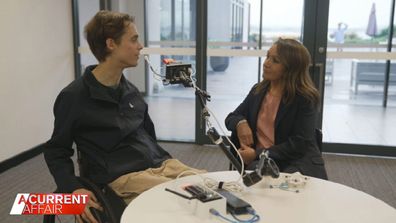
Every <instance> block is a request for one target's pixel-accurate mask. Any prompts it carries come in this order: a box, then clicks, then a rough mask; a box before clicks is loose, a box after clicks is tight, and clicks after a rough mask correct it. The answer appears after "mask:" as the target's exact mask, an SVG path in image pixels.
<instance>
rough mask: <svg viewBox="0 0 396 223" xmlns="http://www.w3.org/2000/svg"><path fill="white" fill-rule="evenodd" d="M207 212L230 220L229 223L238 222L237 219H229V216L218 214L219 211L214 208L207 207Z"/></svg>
mask: <svg viewBox="0 0 396 223" xmlns="http://www.w3.org/2000/svg"><path fill="white" fill-rule="evenodd" d="M209 212H210V213H211V214H212V215H214V216H216V217H220V218H222V219H224V220H226V221H228V222H231V223H238V222H237V221H233V220H232V219H229V218H227V217H225V216H223V215H222V214H220V212H218V211H217V210H216V209H214V208H211V209H209Z"/></svg>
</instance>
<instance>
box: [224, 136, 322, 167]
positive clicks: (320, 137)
mask: <svg viewBox="0 0 396 223" xmlns="http://www.w3.org/2000/svg"><path fill="white" fill-rule="evenodd" d="M223 141H224V142H225V143H226V144H227V146H231V145H230V144H229V142H228V140H227V139H226V138H225V137H224V136H223ZM315 141H316V144H317V145H318V148H319V151H320V153H322V149H323V148H322V145H323V132H322V130H321V129H319V128H316V129H315ZM228 169H229V170H235V168H234V166H233V165H232V163H230V164H229V167H228Z"/></svg>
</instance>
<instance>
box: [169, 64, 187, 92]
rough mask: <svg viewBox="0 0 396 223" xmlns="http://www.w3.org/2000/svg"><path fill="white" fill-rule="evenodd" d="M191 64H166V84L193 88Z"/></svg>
mask: <svg viewBox="0 0 396 223" xmlns="http://www.w3.org/2000/svg"><path fill="white" fill-rule="evenodd" d="M191 73H192V67H191V64H182V63H170V64H166V68H165V80H163V82H164V84H183V85H184V87H192V86H193V84H192V79H191Z"/></svg>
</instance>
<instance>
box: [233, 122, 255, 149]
mask: <svg viewBox="0 0 396 223" xmlns="http://www.w3.org/2000/svg"><path fill="white" fill-rule="evenodd" d="M236 131H237V135H238V139H239V143H240V144H241V145H242V144H244V145H247V146H252V145H253V133H252V129H251V128H250V126H249V124H248V123H247V121H242V123H239V124H238V125H237V129H236Z"/></svg>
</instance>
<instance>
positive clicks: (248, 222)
mask: <svg viewBox="0 0 396 223" xmlns="http://www.w3.org/2000/svg"><path fill="white" fill-rule="evenodd" d="M249 209H250V210H249ZM249 209H248V211H249V214H251V215H252V218H251V219H248V220H243V219H239V218H238V217H236V216H235V215H234V214H231V216H232V217H233V218H234V219H235V221H234V220H232V219H229V218H227V217H226V216H223V215H222V214H221V213H220V212H218V211H217V210H216V209H214V208H211V209H209V213H211V214H212V215H214V216H216V217H220V218H222V219H224V220H226V221H228V222H231V223H255V222H258V221H260V216H259V215H257V214H256V212H255V211H254V209H253V208H249Z"/></svg>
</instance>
